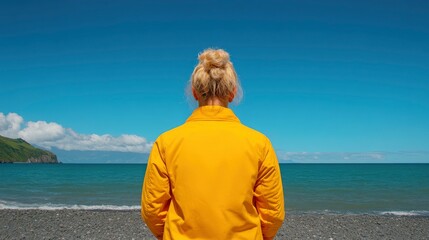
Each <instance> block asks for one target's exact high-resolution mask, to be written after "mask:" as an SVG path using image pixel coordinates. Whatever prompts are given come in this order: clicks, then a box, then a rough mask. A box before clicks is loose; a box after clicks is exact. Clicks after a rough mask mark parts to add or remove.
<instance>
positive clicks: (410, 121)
mask: <svg viewBox="0 0 429 240" xmlns="http://www.w3.org/2000/svg"><path fill="white" fill-rule="evenodd" d="M428 26H429V2H428V1H377V2H374V1H305V0H304V1H260V2H257V1H174V2H173V1H75V0H74V1H1V2H0V84H1V85H0V112H1V113H2V114H3V115H0V116H3V119H7V115H8V114H9V113H16V114H17V115H19V117H21V118H22V119H23V120H22V121H21V123H20V124H21V125H20V126H19V129H18V130H23V129H25V128H29V123H30V125H31V123H34V124H33V125H31V127H33V128H37V127H39V128H37V129H39V130H40V129H42V128H40V126H42V125H43V124H42V123H45V125H43V126H45V127H46V126H49V127H52V128H54V127H57V128H56V129H57V130H58V129H59V127H58V126H56V125H59V126H60V127H62V128H64V129H68V130H67V131H68V132H69V133H77V134H80V135H82V136H84V137H85V136H95V137H96V136H103V135H106V134H108V135H109V136H110V137H112V138H114V139H116V138H118V137H120V136H122V135H124V134H125V135H126V136H138V137H142V138H144V139H145V140H146V141H147V143H148V144H149V145H148V146H150V142H153V141H154V140H155V139H156V137H157V136H158V135H159V134H160V133H162V132H164V131H166V130H168V129H170V128H173V127H175V126H177V125H179V124H182V123H183V122H184V121H185V120H186V118H187V116H188V115H189V114H190V113H191V112H192V109H193V107H192V106H190V105H189V104H188V102H187V99H186V96H185V94H184V89H185V87H186V84H187V81H188V79H189V77H190V74H191V72H192V70H193V67H194V66H195V64H196V63H197V54H198V53H199V52H200V51H202V50H203V49H205V48H208V47H220V48H224V49H225V50H227V51H228V52H229V53H230V55H231V59H232V61H233V63H234V65H235V67H236V70H237V72H238V75H239V78H240V80H241V82H242V85H243V89H244V98H243V101H242V102H241V103H240V104H239V105H238V106H233V109H234V111H235V112H236V114H237V115H238V117H239V118H240V119H241V121H242V122H243V123H244V124H246V125H248V126H250V127H252V128H255V129H257V130H259V131H261V132H263V133H265V134H266V135H267V136H268V137H270V139H271V141H272V143H273V145H274V147H275V148H276V149H277V150H278V151H281V152H294V153H295V152H374V151H377V152H379V151H387V152H392V151H393V152H395V151H407V152H421V151H429V27H428ZM14 116H15V115H14ZM15 117H16V116H15ZM10 119H12V117H10ZM10 119H9V120H10ZM0 122H1V121H0ZM3 123H4V126H3V133H5V132H6V130H7V129H6V127H5V126H6V125H5V124H6V120H3ZM36 123H38V125H37V124H36ZM49 124H51V125H49ZM55 124H56V125H55ZM54 125H55V126H54ZM7 126H9V130H10V131H9V130H8V131H9V133H10V132H12V130H11V126H12V125H11V124H9V125H7ZM5 129H6V130H5ZM29 129H30V128H29ZM29 129H27V130H28V131H27V135H25V134H24V133H23V134H21V135H19V134H18V135H19V136H29V139H33V142H36V143H37V139H39V140H40V139H42V137H40V132H38V134H39V135H37V137H34V132H31V134H33V135H31V136H33V138H32V137H31V136H30V135H28V134H30V133H29ZM0 130H1V129H0ZM15 130H16V129H15ZM18 130H17V131H18ZM58 131H60V130H58ZM61 131H63V132H64V130H61ZM67 131H66V132H67ZM10 135H11V136H14V134H10ZM15 135H16V136H18V135H17V132H16V131H15ZM56 137H57V138H58V137H59V135H58V136H56ZM55 139H56V138H55V137H53V138H51V139H48V140H49V141H50V142H52V141H54V140H55ZM127 139H128V138H127ZM42 140H43V139H42ZM45 140H46V139H45ZM127 141H128V140H127ZM139 141H140V140H139ZM140 142H141V141H140ZM85 149H88V148H85ZM144 149H147V148H144ZM427 160H428V161H429V159H427Z"/></svg>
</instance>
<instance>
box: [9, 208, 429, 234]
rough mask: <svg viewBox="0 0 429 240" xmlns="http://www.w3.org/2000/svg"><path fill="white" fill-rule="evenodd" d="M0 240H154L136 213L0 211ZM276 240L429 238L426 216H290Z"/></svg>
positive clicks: (137, 212)
mask: <svg viewBox="0 0 429 240" xmlns="http://www.w3.org/2000/svg"><path fill="white" fill-rule="evenodd" d="M0 239H154V238H153V236H152V234H151V233H150V231H149V229H148V228H147V227H146V225H145V224H144V223H143V222H142V221H141V218H140V212H139V211H137V210H133V211H109V210H105V211H101V210H90V211H88V210H9V209H3V210H0ZM275 239H429V217H426V216H425V217H423V216H392V215H391V216H379V215H329V214H288V215H287V216H286V220H285V222H284V224H283V226H282V228H281V229H280V230H279V232H278V234H277V237H276V238H275Z"/></svg>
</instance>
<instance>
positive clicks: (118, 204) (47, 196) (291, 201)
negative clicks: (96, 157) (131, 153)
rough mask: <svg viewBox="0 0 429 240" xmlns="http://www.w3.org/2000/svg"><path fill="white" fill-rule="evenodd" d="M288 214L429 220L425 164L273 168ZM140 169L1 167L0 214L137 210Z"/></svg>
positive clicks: (139, 166) (428, 172) (428, 182)
mask: <svg viewBox="0 0 429 240" xmlns="http://www.w3.org/2000/svg"><path fill="white" fill-rule="evenodd" d="M280 168H281V172H282V179H283V188H284V194H285V201H286V203H285V205H286V206H285V207H286V211H287V212H288V213H292V214H294V213H297V214H306V213H312V214H314V213H316V214H377V215H380V214H381V215H383V214H387V215H423V216H429V164H280ZM145 169H146V165H145V164H0V209H51V210H55V209H89V210H96V209H101V210H134V209H140V206H139V204H140V194H141V186H142V181H143V178H144V172H145Z"/></svg>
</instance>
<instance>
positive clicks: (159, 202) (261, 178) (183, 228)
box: [141, 106, 285, 240]
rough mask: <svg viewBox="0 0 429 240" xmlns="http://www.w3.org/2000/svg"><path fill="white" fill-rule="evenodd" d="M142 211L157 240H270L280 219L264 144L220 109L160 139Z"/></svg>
mask: <svg viewBox="0 0 429 240" xmlns="http://www.w3.org/2000/svg"><path fill="white" fill-rule="evenodd" d="M141 205H142V208H141V213H142V218H143V219H144V221H145V222H146V224H147V226H148V227H149V229H150V230H151V231H152V233H153V234H154V235H155V236H156V237H157V238H158V239H174V240H180V239H246V240H250V239H258V240H260V239H272V238H274V236H275V235H276V232H277V230H278V229H279V228H280V226H281V225H282V222H283V220H284V215H285V212H284V200H283V189H282V181H281V176H280V169H279V165H278V162H277V157H276V154H275V152H274V150H273V148H272V146H271V143H270V141H269V139H268V138H267V137H265V136H264V135H263V134H261V133H259V132H257V131H255V130H253V129H251V128H248V127H246V126H244V125H242V124H241V123H240V121H239V120H238V118H237V117H236V116H235V115H234V113H233V112H232V110H230V109H229V108H224V107H220V106H204V107H199V108H197V109H196V110H195V111H194V112H193V113H192V115H191V116H190V117H189V118H188V120H187V121H186V123H185V124H183V125H181V126H179V127H177V128H174V129H172V130H170V131H167V132H165V133H163V134H162V135H161V136H159V137H158V139H157V140H156V141H155V143H154V145H153V148H152V151H151V153H150V157H149V161H148V164H147V169H146V174H145V178H144V183H143V190H142V202H141Z"/></svg>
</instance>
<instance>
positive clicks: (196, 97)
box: [192, 87, 198, 101]
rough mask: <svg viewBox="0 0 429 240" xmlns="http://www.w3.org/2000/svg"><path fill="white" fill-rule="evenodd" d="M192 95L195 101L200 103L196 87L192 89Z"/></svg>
mask: <svg viewBox="0 0 429 240" xmlns="http://www.w3.org/2000/svg"><path fill="white" fill-rule="evenodd" d="M192 95H194V98H195V100H197V101H198V94H197V91H195V89H194V87H192Z"/></svg>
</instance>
